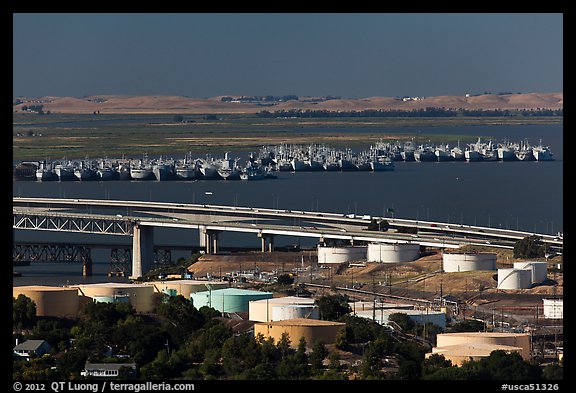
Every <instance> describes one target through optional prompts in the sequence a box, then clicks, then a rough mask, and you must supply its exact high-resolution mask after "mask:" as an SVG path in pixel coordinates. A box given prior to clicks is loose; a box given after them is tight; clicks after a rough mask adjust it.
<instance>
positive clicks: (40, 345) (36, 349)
mask: <svg viewBox="0 0 576 393" xmlns="http://www.w3.org/2000/svg"><path fill="white" fill-rule="evenodd" d="M51 350H52V347H51V346H50V344H48V343H47V342H46V341H45V340H26V341H24V342H23V343H19V342H18V340H16V346H15V347H14V355H15V356H19V357H22V358H26V359H27V360H30V358H33V357H38V356H42V355H44V354H45V353H49V352H50V351H51Z"/></svg>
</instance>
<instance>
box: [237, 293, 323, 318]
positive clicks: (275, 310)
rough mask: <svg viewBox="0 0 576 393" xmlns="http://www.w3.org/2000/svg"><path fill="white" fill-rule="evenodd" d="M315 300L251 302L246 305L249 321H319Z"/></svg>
mask: <svg viewBox="0 0 576 393" xmlns="http://www.w3.org/2000/svg"><path fill="white" fill-rule="evenodd" d="M314 303H315V300H314V299H313V298H308V297H297V296H283V297H276V298H271V299H262V300H252V301H250V302H249V304H248V315H249V319H250V320H251V321H255V322H271V321H283V320H286V319H295V318H307V319H320V313H319V311H318V306H317V305H315V304H314Z"/></svg>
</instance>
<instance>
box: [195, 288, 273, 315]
mask: <svg viewBox="0 0 576 393" xmlns="http://www.w3.org/2000/svg"><path fill="white" fill-rule="evenodd" d="M272 295H273V294H272V292H263V291H252V290H248V289H240V288H225V289H216V290H213V291H203V292H195V293H192V294H190V300H191V301H192V304H193V305H194V307H196V308H197V309H199V308H200V307H202V306H208V307H212V308H214V309H216V310H218V311H220V312H230V313H233V312H248V310H249V302H250V301H252V300H261V299H271V298H272Z"/></svg>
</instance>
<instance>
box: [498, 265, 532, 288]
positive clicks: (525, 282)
mask: <svg viewBox="0 0 576 393" xmlns="http://www.w3.org/2000/svg"><path fill="white" fill-rule="evenodd" d="M530 287H532V271H531V270H529V269H513V268H512V269H498V289H528V288H530Z"/></svg>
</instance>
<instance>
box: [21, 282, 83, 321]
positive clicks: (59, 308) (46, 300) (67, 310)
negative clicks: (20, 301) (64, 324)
mask: <svg viewBox="0 0 576 393" xmlns="http://www.w3.org/2000/svg"><path fill="white" fill-rule="evenodd" d="M20 294H22V295H25V296H27V297H29V298H30V299H32V300H33V301H34V303H36V316H38V317H59V318H76V317H78V309H79V305H78V304H79V302H78V300H79V299H78V290H77V289H76V288H65V287H53V286H43V285H32V286H20V287H12V296H14V297H15V298H17V297H18V295H20Z"/></svg>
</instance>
